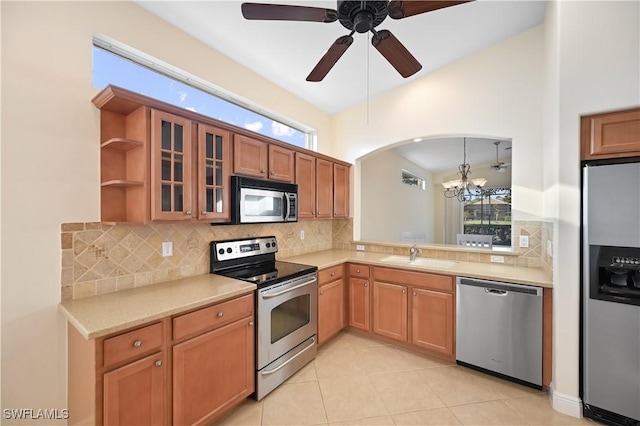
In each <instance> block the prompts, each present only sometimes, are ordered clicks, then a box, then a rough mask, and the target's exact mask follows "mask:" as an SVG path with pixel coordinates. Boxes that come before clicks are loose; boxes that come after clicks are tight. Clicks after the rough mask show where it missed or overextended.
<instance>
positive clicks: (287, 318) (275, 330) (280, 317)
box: [271, 294, 311, 343]
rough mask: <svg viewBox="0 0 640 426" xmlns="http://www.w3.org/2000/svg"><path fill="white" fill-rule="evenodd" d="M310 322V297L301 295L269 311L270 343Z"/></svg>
mask: <svg viewBox="0 0 640 426" xmlns="http://www.w3.org/2000/svg"><path fill="white" fill-rule="evenodd" d="M310 321H311V297H310V296H309V294H303V295H300V296H298V297H296V298H293V299H289V300H287V301H286V302H283V303H281V304H280V305H278V306H276V307H275V308H273V309H272V310H271V343H275V342H277V341H278V340H280V339H282V338H283V337H286V336H288V335H289V334H291V333H293V332H294V331H296V330H298V329H300V328H302V327H304V326H305V325H307V324H309V322H310Z"/></svg>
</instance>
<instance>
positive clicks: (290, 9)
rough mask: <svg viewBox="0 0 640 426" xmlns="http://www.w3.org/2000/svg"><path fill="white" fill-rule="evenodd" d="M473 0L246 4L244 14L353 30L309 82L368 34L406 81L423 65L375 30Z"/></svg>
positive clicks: (335, 44)
mask: <svg viewBox="0 0 640 426" xmlns="http://www.w3.org/2000/svg"><path fill="white" fill-rule="evenodd" d="M470 1H473V0H463V1H442V0H436V1H428V0H404V1H402V0H391V1H389V0H382V1H377V0H376V1H371V0H368V1H364V0H363V1H361V0H344V1H341V0H338V7H337V10H333V9H324V8H320V7H310V6H292V5H281V4H264V3H243V4H242V15H243V16H244V17H245V19H251V20H267V21H310V22H324V23H329V22H335V21H338V20H339V21H340V23H341V24H342V26H343V27H345V28H346V29H348V30H349V31H351V32H350V33H349V35H345V36H341V37H339V38H338V39H337V40H336V41H334V42H333V44H332V45H331V47H330V48H329V50H327V52H326V53H325V54H324V56H323V57H322V58H320V61H319V62H318V64H317V65H316V66H315V68H314V69H313V70H312V71H311V73H310V74H309V75H308V76H307V81H322V79H323V78H324V77H325V76H326V75H327V74H328V73H329V71H330V70H331V68H333V66H334V65H335V64H336V62H338V59H340V57H341V56H342V55H343V54H344V52H346V51H347V49H348V48H349V46H351V44H352V43H353V37H352V36H353V34H354V33H356V32H358V33H366V32H369V31H371V33H372V34H373V37H372V39H371V44H372V45H373V46H374V47H375V48H376V49H377V50H378V52H380V53H381V54H382V56H384V57H385V58H386V59H387V61H389V63H390V64H391V65H392V66H393V67H394V68H395V69H396V70H397V71H398V72H399V73H400V75H402V77H404V78H407V77H410V76H412V75H413V74H415V73H417V72H418V71H420V69H421V68H422V65H420V62H418V60H417V59H416V58H414V57H413V55H412V54H411V53H410V52H409V51H408V50H407V49H406V48H405V47H404V45H403V44H402V43H400V41H399V40H398V39H397V38H396V37H395V36H394V35H393V34H391V32H390V31H388V30H379V31H377V30H376V29H375V28H376V27H377V26H378V25H380V23H382V21H384V19H385V18H386V17H387V16H389V17H390V18H392V19H402V18H406V17H409V16H414V15H419V14H421V13H426V12H431V11H434V10H438V9H443V8H445V7H450V6H455V5H458V4H462V3H468V2H470Z"/></svg>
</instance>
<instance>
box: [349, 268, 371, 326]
mask: <svg viewBox="0 0 640 426" xmlns="http://www.w3.org/2000/svg"><path fill="white" fill-rule="evenodd" d="M347 268H348V270H349V295H348V296H349V321H348V322H349V326H350V327H354V328H358V329H360V330H364V331H371V282H370V280H369V275H370V267H369V265H362V264H359V263H350V264H348V265H347Z"/></svg>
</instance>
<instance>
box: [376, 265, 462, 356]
mask: <svg viewBox="0 0 640 426" xmlns="http://www.w3.org/2000/svg"><path fill="white" fill-rule="evenodd" d="M454 300H455V295H454V285H453V277H449V276H444V275H436V274H429V273H422V272H413V271H406V270H400V269H392V268H383V267H373V302H372V306H373V308H372V315H373V332H374V333H375V334H378V335H380V336H384V337H386V338H390V339H394V340H397V341H400V342H406V343H409V344H411V345H412V346H416V347H419V348H422V349H426V350H428V351H429V352H431V353H433V354H434V355H439V356H442V357H444V358H447V359H450V360H453V359H455V347H454V346H455V345H454V342H455V337H454V333H455V331H454V330H455V309H454V306H455V303H454Z"/></svg>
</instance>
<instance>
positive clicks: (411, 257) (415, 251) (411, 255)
mask: <svg viewBox="0 0 640 426" xmlns="http://www.w3.org/2000/svg"><path fill="white" fill-rule="evenodd" d="M419 253H422V249H420V248H416V245H415V244H414V245H412V246H411V248H410V249H409V262H413V261H414V260H416V254H419Z"/></svg>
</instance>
